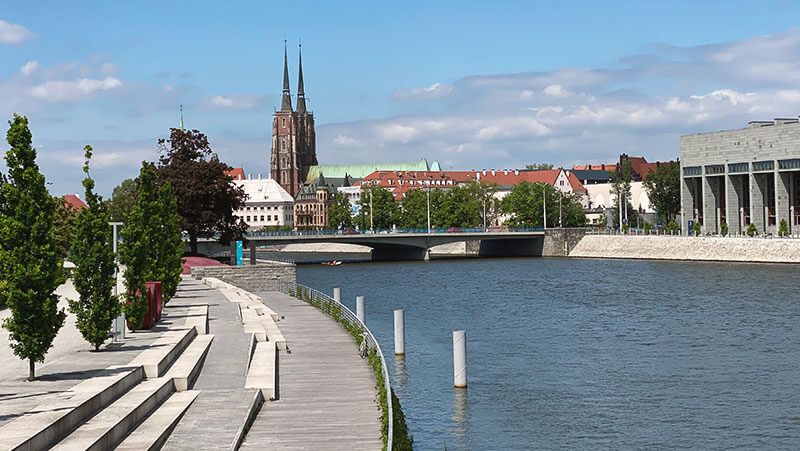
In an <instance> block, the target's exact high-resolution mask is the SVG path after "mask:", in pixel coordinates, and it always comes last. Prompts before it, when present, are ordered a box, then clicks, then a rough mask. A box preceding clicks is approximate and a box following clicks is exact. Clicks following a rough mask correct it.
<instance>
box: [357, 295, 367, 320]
mask: <svg viewBox="0 0 800 451" xmlns="http://www.w3.org/2000/svg"><path fill="white" fill-rule="evenodd" d="M356 316H357V317H358V319H359V320H360V321H361V324H364V325H366V324H367V318H366V312H365V310H364V296H356Z"/></svg>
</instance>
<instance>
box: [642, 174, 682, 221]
mask: <svg viewBox="0 0 800 451" xmlns="http://www.w3.org/2000/svg"><path fill="white" fill-rule="evenodd" d="M644 188H645V189H646V190H647V197H648V198H649V199H650V203H651V204H652V205H653V206H654V207H655V208H656V209H657V210H658V220H659V222H660V223H661V224H666V223H668V222H669V221H672V220H673V219H675V216H676V215H677V214H678V212H679V211H680V210H681V174H680V169H679V168H678V163H675V162H669V163H664V164H662V165H660V166H659V167H658V168H657V169H656V170H655V171H652V172H650V174H648V175H647V178H646V179H645V181H644Z"/></svg>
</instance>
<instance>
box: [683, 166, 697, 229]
mask: <svg viewBox="0 0 800 451" xmlns="http://www.w3.org/2000/svg"><path fill="white" fill-rule="evenodd" d="M693 184H694V178H693V177H685V178H683V180H682V181H681V223H680V226H681V235H683V236H686V234H688V233H689V231H688V230H687V227H688V223H689V220H695V221H696V220H697V218H696V217H695V214H694V188H693V186H694V185H693Z"/></svg>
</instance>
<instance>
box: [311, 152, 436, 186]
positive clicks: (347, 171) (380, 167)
mask: <svg viewBox="0 0 800 451" xmlns="http://www.w3.org/2000/svg"><path fill="white" fill-rule="evenodd" d="M434 165H435V166H436V167H438V166H439V163H438V162H437V161H434ZM431 170H433V169H432V167H429V166H428V160H426V159H424V158H423V159H421V160H419V161H412V162H405V163H362V164H331V165H319V166H311V167H309V168H308V173H307V174H306V181H305V183H311V182H313V181H314V179H316V178H317V177H319V175H320V174H325V178H326V179H327V178H328V177H331V178H343V177H344V176H345V175H349V176H350V177H352V178H356V179H362V178H364V177H366V176H368V175H369V174H372V173H373V172H375V171H431Z"/></svg>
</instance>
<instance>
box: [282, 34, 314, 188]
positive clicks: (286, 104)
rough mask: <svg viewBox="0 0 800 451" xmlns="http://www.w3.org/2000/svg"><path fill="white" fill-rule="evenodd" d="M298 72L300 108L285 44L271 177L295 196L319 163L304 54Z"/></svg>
mask: <svg viewBox="0 0 800 451" xmlns="http://www.w3.org/2000/svg"><path fill="white" fill-rule="evenodd" d="M298 71H299V72H298V80H297V108H292V95H291V92H290V90H289V65H288V54H287V51H286V46H285V45H284V48H283V95H282V97H281V109H280V110H277V111H275V115H274V117H273V120H272V152H271V156H270V177H271V178H272V179H273V180H275V181H276V182H278V183H279V184H280V185H281V186H282V187H283V189H285V190H286V191H287V192H288V193H289V194H290V195H291V196H292V198H294V197H296V196H297V193H298V191H300V188H301V187H302V186H303V183H304V181H305V180H306V175H307V173H308V170H309V168H310V167H312V166H316V165H317V150H316V136H315V133H314V114H313V113H311V112H309V111H308V110H307V109H306V94H305V91H304V88H303V55H302V53H301V54H300V63H299V66H298Z"/></svg>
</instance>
